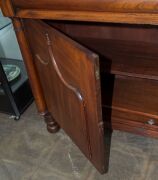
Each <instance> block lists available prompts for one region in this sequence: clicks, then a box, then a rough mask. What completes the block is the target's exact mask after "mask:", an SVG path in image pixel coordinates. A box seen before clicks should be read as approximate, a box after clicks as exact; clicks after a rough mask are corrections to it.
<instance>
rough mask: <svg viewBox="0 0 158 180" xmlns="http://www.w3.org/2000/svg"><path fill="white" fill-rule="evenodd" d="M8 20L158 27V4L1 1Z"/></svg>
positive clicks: (148, 0) (156, 0)
mask: <svg viewBox="0 0 158 180" xmlns="http://www.w3.org/2000/svg"><path fill="white" fill-rule="evenodd" d="M1 5H2V10H3V12H4V14H5V15H6V16H10V17H20V18H37V19H55V20H75V21H97V22H112V23H113V22H114V23H131V24H132V23H133V24H153V25H158V0H67V1H65V0H38V2H37V1H34V0H27V1H26V0H1Z"/></svg>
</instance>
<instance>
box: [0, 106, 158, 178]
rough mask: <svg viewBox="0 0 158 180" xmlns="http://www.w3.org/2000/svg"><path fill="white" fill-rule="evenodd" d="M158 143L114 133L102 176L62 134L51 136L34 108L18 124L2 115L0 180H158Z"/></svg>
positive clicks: (0, 115)
mask: <svg viewBox="0 0 158 180" xmlns="http://www.w3.org/2000/svg"><path fill="white" fill-rule="evenodd" d="M157 168H158V140H156V139H151V138H145V137H141V136H136V135H132V134H128V133H124V132H119V131H114V133H113V137H112V144H111V155H110V165H109V172H108V173H107V174H105V175H100V174H99V173H98V172H97V171H96V170H95V168H93V166H92V165H91V164H90V163H89V162H88V161H87V159H86V158H85V157H84V156H83V155H82V154H81V153H80V151H79V149H78V148H77V147H76V146H75V145H74V144H73V143H72V142H71V140H70V139H69V138H68V137H67V136H66V135H65V134H64V132H63V131H60V132H59V133H57V134H55V135H54V134H53V135H52V134H49V133H48V132H47V131H46V128H45V124H44V122H43V120H42V119H41V117H40V116H38V115H37V111H36V108H35V105H34V104H32V105H31V106H30V108H29V109H28V110H27V111H26V112H25V113H24V114H23V116H22V117H21V120H20V121H18V122H15V121H14V120H12V119H9V118H8V115H4V114H0V180H157V179H158V170H157Z"/></svg>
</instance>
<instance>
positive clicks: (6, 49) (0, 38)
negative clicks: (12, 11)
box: [0, 12, 22, 60]
mask: <svg viewBox="0 0 158 180" xmlns="http://www.w3.org/2000/svg"><path fill="white" fill-rule="evenodd" d="M3 24H4V26H3ZM0 26H1V28H0V58H11V59H20V60H22V56H21V52H20V49H19V45H18V43H17V39H16V36H15V32H14V29H13V25H12V23H11V21H10V20H9V19H8V18H5V17H3V15H2V13H1V12H0ZM2 27H3V28H2Z"/></svg>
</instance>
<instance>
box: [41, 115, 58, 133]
mask: <svg viewBox="0 0 158 180" xmlns="http://www.w3.org/2000/svg"><path fill="white" fill-rule="evenodd" d="M44 120H45V123H46V124H47V130H48V132H50V133H56V132H58V131H59V129H60V127H59V125H58V124H57V123H56V121H55V120H54V118H53V117H52V116H51V114H50V113H49V112H47V113H45V114H44Z"/></svg>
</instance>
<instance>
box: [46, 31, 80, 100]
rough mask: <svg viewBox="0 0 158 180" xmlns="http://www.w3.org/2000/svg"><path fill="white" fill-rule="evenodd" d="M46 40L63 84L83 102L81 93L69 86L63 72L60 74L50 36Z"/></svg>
mask: <svg viewBox="0 0 158 180" xmlns="http://www.w3.org/2000/svg"><path fill="white" fill-rule="evenodd" d="M46 38H47V43H48V51H49V55H50V57H51V60H52V63H53V66H54V69H55V71H56V73H57V75H58V76H59V78H60V80H61V82H62V83H63V84H64V85H65V86H66V87H67V88H68V89H70V90H71V91H73V92H74V93H75V94H76V96H77V98H78V99H79V100H80V101H83V97H82V95H81V93H80V92H79V90H78V89H77V88H76V87H73V86H72V85H70V84H69V83H68V82H66V80H65V79H64V78H63V76H62V74H61V72H60V70H59V67H58V65H57V63H56V60H55V58H54V55H53V52H52V45H51V41H50V39H49V35H48V34H46Z"/></svg>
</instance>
